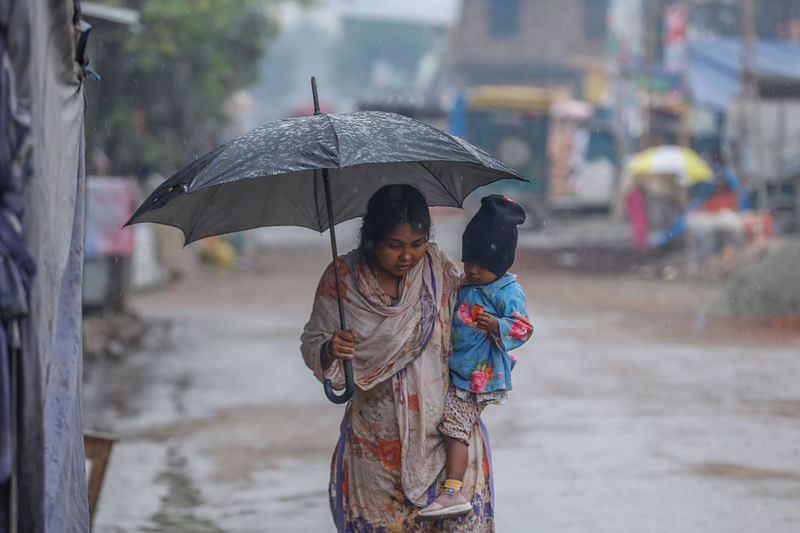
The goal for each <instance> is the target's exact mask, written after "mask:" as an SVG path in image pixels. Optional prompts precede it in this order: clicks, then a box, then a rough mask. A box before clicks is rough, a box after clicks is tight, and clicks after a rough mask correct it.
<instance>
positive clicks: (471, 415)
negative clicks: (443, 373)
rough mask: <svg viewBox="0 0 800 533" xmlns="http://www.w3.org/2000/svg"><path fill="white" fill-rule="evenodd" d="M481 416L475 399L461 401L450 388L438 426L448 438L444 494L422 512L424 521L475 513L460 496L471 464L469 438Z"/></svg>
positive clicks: (446, 442)
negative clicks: (468, 463)
mask: <svg viewBox="0 0 800 533" xmlns="http://www.w3.org/2000/svg"><path fill="white" fill-rule="evenodd" d="M479 414H480V407H479V406H478V402H477V401H476V400H475V397H474V396H472V397H469V398H460V397H459V396H458V395H457V394H456V393H455V390H454V389H453V387H452V386H451V387H450V390H449V391H448V393H447V397H446V398H445V402H444V413H443V414H442V421H441V423H440V424H439V431H440V432H441V433H442V435H444V437H445V451H446V460H447V464H446V466H445V471H446V473H447V479H445V480H444V491H442V492H441V494H439V496H437V497H436V499H435V500H433V502H431V503H430V504H429V505H428V506H427V507H425V508H424V509H420V511H419V517H420V518H422V519H423V520H437V519H442V518H450V517H454V516H460V515H462V514H465V513H468V512H470V511H471V510H472V504H471V503H470V502H469V501H468V499H467V497H465V496H464V494H462V493H461V485H462V483H463V481H464V473H465V472H466V470H467V462H468V460H469V437H470V434H471V433H472V428H473V427H474V425H475V423H476V421H477V420H478V415H479Z"/></svg>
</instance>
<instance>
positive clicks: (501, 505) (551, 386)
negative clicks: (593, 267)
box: [84, 230, 800, 533]
mask: <svg viewBox="0 0 800 533" xmlns="http://www.w3.org/2000/svg"><path fill="white" fill-rule="evenodd" d="M298 231H302V230H298ZM280 235H283V237H280V238H277V239H275V242H276V244H274V245H273V246H272V247H271V248H267V249H266V250H265V251H264V252H263V253H262V254H260V256H259V257H258V258H257V260H253V261H250V262H249V263H248V264H247V269H246V270H243V271H238V272H227V273H226V272H219V271H213V270H207V269H204V270H201V271H200V272H198V274H197V275H196V276H195V277H193V278H192V279H188V280H184V281H183V282H182V283H181V284H179V285H176V286H172V287H170V288H169V289H166V290H161V291H157V292H151V293H147V294H140V295H137V296H135V297H134V298H133V300H132V308H133V311H134V312H135V313H136V314H137V315H138V316H139V317H141V319H142V320H143V321H144V322H146V323H147V324H148V327H147V328H146V334H145V336H144V338H143V339H141V346H140V348H139V349H138V350H136V351H134V352H132V353H129V354H125V355H124V356H120V357H116V358H115V357H98V358H97V361H94V362H93V363H91V364H90V365H89V368H87V372H86V385H85V387H84V411H85V425H86V427H87V428H93V429H102V430H106V431H111V432H113V433H115V434H117V435H119V437H120V441H119V442H118V443H117V444H116V445H115V447H114V449H113V451H112V456H111V462H110V466H109V470H108V472H107V476H106V480H105V486H104V489H103V493H102V495H101V500H100V503H99V507H98V514H97V516H96V517H95V518H96V523H95V531H96V532H101V533H122V532H134V531H150V532H170V533H181V532H186V533H188V532H193V533H194V532H220V531H225V532H232V533H233V532H242V533H244V532H248V533H249V532H272V531H274V532H309V531H314V532H316V531H320V532H322V531H333V525H332V521H331V518H330V510H329V507H328V501H327V495H326V487H327V476H328V468H329V464H330V457H331V453H332V451H333V447H334V444H335V441H336V439H337V431H338V424H339V421H340V417H341V413H342V407H341V406H335V405H333V404H331V403H329V402H328V401H327V400H326V399H325V398H324V395H323V393H322V387H321V386H320V385H319V383H317V382H316V381H315V380H314V379H313V378H312V376H311V374H310V372H309V371H308V370H307V369H306V368H305V367H304V365H303V363H302V360H301V358H300V356H299V352H298V337H299V335H300V332H301V330H302V327H303V324H304V323H305V320H306V319H307V317H308V314H309V311H310V306H311V301H312V296H313V293H314V289H315V285H316V282H317V280H318V278H319V275H320V273H321V271H322V269H323V268H324V266H325V265H326V264H327V261H328V256H327V255H326V253H327V252H326V245H327V242H326V241H325V239H324V238H322V237H320V238H319V239H318V240H317V239H316V237H319V236H316V235H315V236H314V237H315V238H314V239H311V240H308V239H309V238H308V237H306V236H305V234H302V235H303V237H302V238H300V237H297V236H298V235H301V234H295V233H285V234H280ZM312 235H313V234H312ZM442 236H443V233H440V234H439V237H442ZM444 236H447V235H446V234H445V235H444ZM303 239H306V240H303ZM440 240H441V239H440ZM449 241H451V242H455V241H454V240H453V239H449ZM342 248H343V249H346V245H343V246H342ZM445 248H446V249H448V247H447V246H445ZM448 251H452V246H450V249H449V250H448ZM514 270H515V272H516V273H517V274H518V275H519V278H520V281H521V282H522V283H523V286H524V287H525V289H526V292H527V294H528V300H529V308H530V311H531V317H532V319H533V322H534V326H535V335H534V338H533V340H532V341H531V342H530V343H528V344H527V345H526V346H524V347H523V348H521V349H520V350H519V351H518V352H517V357H518V359H519V364H518V365H517V368H516V369H515V372H514V385H515V387H514V393H513V394H512V396H511V398H510V401H509V402H508V403H507V404H506V405H503V406H498V407H490V408H489V409H487V411H486V413H485V415H484V419H485V422H486V425H487V427H488V429H489V431H490V435H491V439H492V450H493V458H494V464H493V468H494V482H495V487H496V493H497V504H496V517H497V529H498V531H501V532H516V531H525V532H527V531H542V532H584V531H592V532H605V531H607V532H642V531H648V532H660V531H664V532H666V531H670V532H673V531H681V532H703V533H707V532H751V531H770V532H774V533H782V532H785V533H790V532H792V533H793V532H796V531H800V505H798V502H799V501H800V387H798V385H797V384H798V382H800V334H798V331H797V330H791V329H780V328H773V327H769V328H768V327H764V326H763V325H759V324H754V323H752V322H741V321H732V320H730V319H724V318H719V317H716V316H713V315H710V314H709V313H708V309H709V308H710V307H711V303H712V302H713V301H714V299H715V298H717V297H718V296H719V294H720V286H719V285H718V284H709V283H687V282H684V281H672V282H667V281H663V280H657V279H636V278H633V277H631V276H619V275H611V274H607V273H606V274H603V275H591V274H586V273H583V272H572V271H570V270H568V269H565V268H553V267H551V266H545V265H543V264H540V263H538V262H537V261H536V256H535V254H534V253H529V252H526V251H525V250H520V253H519V255H518V260H517V264H516V265H515V268H514Z"/></svg>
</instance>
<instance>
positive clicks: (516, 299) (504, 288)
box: [450, 272, 533, 400]
mask: <svg viewBox="0 0 800 533" xmlns="http://www.w3.org/2000/svg"><path fill="white" fill-rule="evenodd" d="M476 305H479V306H481V307H482V308H483V310H484V311H485V312H487V313H489V314H491V315H494V316H495V317H497V321H498V323H499V326H500V335H499V336H496V335H493V334H489V333H488V332H487V331H484V330H482V329H480V328H478V327H477V326H476V324H475V322H474V321H473V313H474V310H475V306H476ZM532 334H533V327H532V326H531V322H530V319H529V318H528V308H527V305H526V303H525V292H524V291H523V290H522V286H521V285H520V284H519V283H517V276H516V275H514V274H511V273H510V272H507V273H506V274H504V275H503V276H501V277H500V278H498V279H496V280H495V281H493V282H492V283H488V284H486V285H470V284H469V282H467V281H466V280H465V279H462V281H461V284H460V286H459V289H458V303H457V304H456V312H455V316H454V317H453V346H452V348H453V353H452V354H451V356H450V371H451V373H452V376H451V377H452V380H453V385H454V386H456V387H458V388H459V389H462V390H467V391H470V392H473V393H475V394H477V395H478V398H479V400H480V398H481V397H482V396H483V397H484V398H486V397H495V398H497V397H500V398H501V397H502V396H503V395H504V393H506V392H508V391H510V390H511V369H512V368H514V365H515V364H516V358H515V357H514V356H513V355H510V354H509V353H508V352H509V350H513V349H514V348H518V347H519V346H522V345H523V344H524V343H525V342H527V340H528V339H530V338H531V335H532Z"/></svg>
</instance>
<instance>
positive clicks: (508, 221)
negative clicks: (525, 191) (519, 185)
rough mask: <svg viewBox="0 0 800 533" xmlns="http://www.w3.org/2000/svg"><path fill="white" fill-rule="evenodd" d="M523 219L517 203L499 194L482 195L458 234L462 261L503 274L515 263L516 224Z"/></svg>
mask: <svg viewBox="0 0 800 533" xmlns="http://www.w3.org/2000/svg"><path fill="white" fill-rule="evenodd" d="M523 222H525V210H524V209H522V207H520V205H519V204H517V202H515V201H514V200H510V199H508V198H506V197H505V196H502V195H500V194H491V195H489V196H485V197H484V198H482V199H481V208H480V209H478V212H477V213H475V216H474V217H472V220H470V221H469V224H467V227H466V229H464V235H462V237H461V261H463V262H465V263H475V264H478V265H480V266H482V267H483V268H486V269H488V270H490V271H492V272H493V273H494V274H496V275H497V276H498V277H499V276H502V275H503V274H505V273H506V272H507V271H508V269H509V268H511V265H512V264H513V263H514V254H515V252H516V250H517V225H518V224H522V223H523Z"/></svg>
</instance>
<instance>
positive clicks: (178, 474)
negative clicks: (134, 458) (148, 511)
mask: <svg viewBox="0 0 800 533" xmlns="http://www.w3.org/2000/svg"><path fill="white" fill-rule="evenodd" d="M187 464H188V461H187V460H186V457H184V456H183V455H182V454H181V452H180V451H178V449H177V448H176V447H171V448H169V450H168V451H167V464H166V468H165V469H164V470H162V471H161V472H159V473H158V475H157V476H156V478H155V483H156V484H159V485H166V487H167V492H166V494H165V495H164V496H162V497H161V507H160V509H159V510H158V511H156V512H155V513H153V515H152V516H150V524H149V525H147V526H145V527H143V528H142V531H147V532H149V533H225V530H224V529H222V528H220V527H219V526H217V525H216V524H214V523H213V522H212V521H211V520H208V519H206V518H202V517H199V516H197V514H196V513H195V511H197V510H198V509H202V508H204V507H205V501H204V500H203V497H202V495H201V493H200V491H199V490H197V488H195V486H194V483H193V481H192V478H191V477H190V476H189V473H188V471H187V470H188V469H187Z"/></svg>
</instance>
